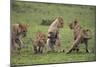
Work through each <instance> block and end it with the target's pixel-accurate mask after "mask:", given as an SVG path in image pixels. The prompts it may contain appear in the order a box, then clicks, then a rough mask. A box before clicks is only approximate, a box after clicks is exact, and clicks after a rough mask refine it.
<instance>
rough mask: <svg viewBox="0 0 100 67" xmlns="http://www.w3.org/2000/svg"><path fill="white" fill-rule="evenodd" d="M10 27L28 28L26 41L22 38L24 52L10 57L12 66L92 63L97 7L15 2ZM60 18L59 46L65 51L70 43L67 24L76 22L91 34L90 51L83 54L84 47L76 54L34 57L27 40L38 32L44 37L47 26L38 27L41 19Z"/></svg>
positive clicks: (94, 58)
mask: <svg viewBox="0 0 100 67" xmlns="http://www.w3.org/2000/svg"><path fill="white" fill-rule="evenodd" d="M11 11H12V13H11V23H12V24H13V23H27V24H29V25H30V27H29V28H28V32H27V37H26V38H24V42H25V45H26V46H27V47H26V48H23V49H22V50H21V54H18V53H12V54H11V65H30V64H45V63H46V64H48V63H63V62H78V61H95V60H96V55H95V45H96V43H95V24H96V7H95V6H80V5H65V4H49V3H47V4H46V3H31V2H15V3H14V4H13V7H12V10H11ZM57 16H62V17H63V19H64V28H62V29H61V30H60V34H61V44H62V45H61V46H62V48H64V49H66V50H68V49H69V48H70V47H71V45H72V42H73V33H72V30H70V29H69V27H68V24H69V23H70V22H72V21H73V20H74V19H75V18H77V19H78V20H79V22H80V24H81V26H82V27H83V28H89V29H90V30H91V32H92V33H91V35H92V39H91V40H89V51H90V53H85V46H84V44H80V52H79V53H74V52H73V53H71V54H65V53H48V54H33V52H32V42H31V41H30V40H29V38H34V37H35V34H36V32H37V31H41V32H45V33H47V30H48V27H49V26H44V25H40V24H41V22H42V19H54V18H55V17H57Z"/></svg>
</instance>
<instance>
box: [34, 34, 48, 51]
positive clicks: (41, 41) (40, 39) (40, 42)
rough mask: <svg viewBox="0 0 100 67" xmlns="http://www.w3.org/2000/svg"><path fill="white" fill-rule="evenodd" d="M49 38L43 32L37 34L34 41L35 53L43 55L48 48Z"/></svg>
mask: <svg viewBox="0 0 100 67" xmlns="http://www.w3.org/2000/svg"><path fill="white" fill-rule="evenodd" d="M46 40H47V36H46V34H44V33H43V32H37V33H36V36H35V39H34V40H33V50H34V53H43V51H44V49H45V47H46Z"/></svg>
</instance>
